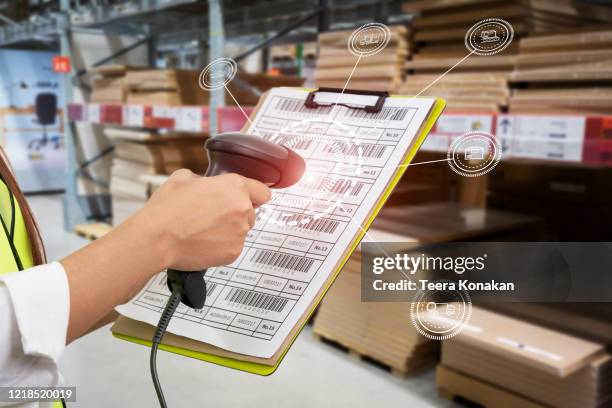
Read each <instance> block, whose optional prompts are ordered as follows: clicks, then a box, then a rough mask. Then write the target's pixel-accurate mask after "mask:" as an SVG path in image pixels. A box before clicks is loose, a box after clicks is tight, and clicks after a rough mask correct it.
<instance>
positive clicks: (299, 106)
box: [275, 98, 331, 114]
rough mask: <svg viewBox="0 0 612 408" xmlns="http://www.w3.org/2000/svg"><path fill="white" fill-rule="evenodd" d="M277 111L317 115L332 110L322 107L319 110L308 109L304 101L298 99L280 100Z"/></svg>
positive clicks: (328, 107) (329, 107)
mask: <svg viewBox="0 0 612 408" xmlns="http://www.w3.org/2000/svg"><path fill="white" fill-rule="evenodd" d="M275 108H276V109H278V110H280V111H285V112H298V113H316V114H326V113H329V111H330V110H331V106H321V107H319V108H307V107H306V106H304V101H301V100H298V99H284V98H279V100H278V102H277V103H276V106H275Z"/></svg>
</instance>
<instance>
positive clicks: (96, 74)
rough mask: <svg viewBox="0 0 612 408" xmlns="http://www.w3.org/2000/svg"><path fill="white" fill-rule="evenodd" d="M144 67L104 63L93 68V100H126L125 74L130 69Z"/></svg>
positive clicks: (123, 101) (99, 101) (105, 101)
mask: <svg viewBox="0 0 612 408" xmlns="http://www.w3.org/2000/svg"><path fill="white" fill-rule="evenodd" d="M142 69H143V68H138V67H130V66H127V65H103V66H101V67H97V68H95V69H93V70H92V77H93V78H92V86H91V88H92V91H91V97H90V100H91V102H97V103H117V104H122V103H125V101H126V95H127V92H126V87H125V76H126V75H127V73H128V71H136V70H142Z"/></svg>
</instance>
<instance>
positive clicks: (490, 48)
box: [465, 18, 514, 55]
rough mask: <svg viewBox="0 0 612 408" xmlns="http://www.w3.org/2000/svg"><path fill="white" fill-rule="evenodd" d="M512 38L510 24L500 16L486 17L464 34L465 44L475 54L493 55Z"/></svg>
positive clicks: (512, 30)
mask: <svg viewBox="0 0 612 408" xmlns="http://www.w3.org/2000/svg"><path fill="white" fill-rule="evenodd" d="M513 38H514V29H513V28H512V25H510V23H509V22H507V21H506V20H503V19H501V18H487V19H485V20H481V21H479V22H477V23H476V24H474V25H473V26H472V27H471V28H470V29H469V30H468V31H467V33H466V34H465V46H466V47H467V49H468V51H470V52H472V53H474V54H476V55H493V54H497V53H498V52H500V51H502V50H503V49H505V48H506V47H507V46H508V45H510V43H511V42H512V39H513Z"/></svg>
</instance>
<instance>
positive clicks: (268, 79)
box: [124, 69, 304, 106]
mask: <svg viewBox="0 0 612 408" xmlns="http://www.w3.org/2000/svg"><path fill="white" fill-rule="evenodd" d="M199 76H200V72H199V71H194V70H178V69H155V70H145V71H133V72H132V71H130V72H128V73H127V75H126V77H125V81H124V83H125V87H126V89H127V103H129V104H135V105H164V106H178V105H206V104H208V98H209V95H210V92H208V91H205V90H203V89H201V88H200V87H199ZM303 81H304V80H303V79H302V78H298V77H288V76H271V75H265V74H250V73H244V72H241V73H239V74H238V75H237V76H236V77H235V78H234V79H233V80H232V81H230V82H229V83H228V85H227V88H228V90H229V92H231V94H232V95H233V96H234V98H235V100H234V98H232V97H231V96H230V95H229V92H226V103H227V104H230V105H232V104H235V103H236V102H238V103H239V104H241V105H247V106H253V105H256V104H257V102H258V100H259V97H260V96H261V94H262V93H263V92H265V91H267V90H268V89H270V88H273V87H275V86H300V85H301V84H302V83H303Z"/></svg>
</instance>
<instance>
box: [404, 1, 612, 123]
mask: <svg viewBox="0 0 612 408" xmlns="http://www.w3.org/2000/svg"><path fill="white" fill-rule="evenodd" d="M573 3H574V2H572V1H571V0H561V1H552V0H504V1H500V0H459V1H450V0H427V1H424V0H417V1H408V2H406V3H404V7H403V8H404V11H406V12H410V13H417V14H418V15H417V16H416V17H415V18H414V20H413V21H412V26H411V29H412V31H413V42H414V44H415V53H413V57H412V60H411V61H408V62H407V63H406V66H405V67H406V69H407V71H408V72H409V73H410V74H414V76H412V75H409V76H408V77H407V78H406V83H405V84H404V85H403V86H402V87H401V88H400V91H401V92H402V93H406V94H418V93H419V92H421V90H424V89H425V88H426V87H427V85H428V84H431V83H432V82H433V81H434V80H435V79H436V78H438V77H439V76H440V75H441V74H442V73H444V72H446V71H447V70H448V69H450V68H451V67H452V73H450V74H448V75H446V76H444V78H441V79H440V80H439V81H438V82H437V83H436V84H434V85H433V86H431V87H430V88H428V89H426V90H425V91H423V93H422V95H437V96H443V97H446V99H447V100H448V106H447V110H449V111H461V112H463V111H486V112H491V111H493V112H496V111H499V110H500V109H503V108H504V107H505V106H507V104H508V96H509V92H508V79H509V75H510V73H511V72H512V70H513V69H514V66H515V62H516V58H517V57H516V54H517V53H518V39H519V38H522V37H525V36H527V35H531V34H533V33H544V32H550V31H551V30H557V29H568V27H578V26H580V25H583V24H591V23H594V22H596V21H597V19H604V20H605V19H606V18H609V17H610V16H609V14H608V15H606V14H605V13H603V14H594V13H593V12H592V10H591V8H588V7H586V6H584V7H583V6H576V5H574V4H573ZM585 8H586V10H585ZM492 17H494V18H501V19H504V20H506V21H508V22H509V23H510V24H511V25H512V27H513V29H514V36H515V37H514V38H515V39H514V42H512V43H511V44H510V45H509V46H508V47H507V48H506V49H504V50H503V51H501V52H500V53H498V54H494V55H489V56H478V55H476V54H474V55H470V56H469V57H467V58H466V59H464V60H462V59H463V58H464V57H466V56H467V55H468V53H469V50H468V49H467V48H466V46H465V44H464V37H465V35H466V33H467V32H468V30H469V29H470V27H471V26H472V25H473V24H475V23H477V22H478V21H480V20H483V19H486V18H492ZM460 61H461V62H460ZM455 64H457V65H456V66H455ZM470 73H471V75H470Z"/></svg>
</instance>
